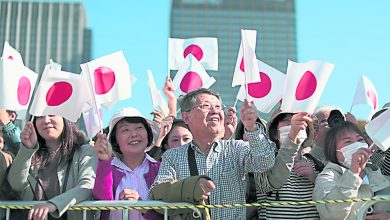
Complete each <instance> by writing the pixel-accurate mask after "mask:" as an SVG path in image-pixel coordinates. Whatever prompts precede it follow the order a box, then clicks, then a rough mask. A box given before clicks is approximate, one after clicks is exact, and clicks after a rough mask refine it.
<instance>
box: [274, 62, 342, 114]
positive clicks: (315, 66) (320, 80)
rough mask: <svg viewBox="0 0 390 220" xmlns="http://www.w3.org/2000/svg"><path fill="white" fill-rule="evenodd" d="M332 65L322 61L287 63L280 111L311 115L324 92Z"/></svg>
mask: <svg viewBox="0 0 390 220" xmlns="http://www.w3.org/2000/svg"><path fill="white" fill-rule="evenodd" d="M333 68H334V65H333V64H331V63H325V62H322V61H309V62H307V63H295V62H293V61H291V60H289V61H288V66H287V74H286V81H285V86H284V88H285V89H284V92H283V102H282V106H281V110H282V111H283V112H307V113H309V114H312V113H313V112H314V109H315V108H316V106H317V104H318V101H319V100H320V97H321V95H322V92H323V91H324V88H325V85H326V83H327V81H328V78H329V76H330V74H331V72H332V71H333Z"/></svg>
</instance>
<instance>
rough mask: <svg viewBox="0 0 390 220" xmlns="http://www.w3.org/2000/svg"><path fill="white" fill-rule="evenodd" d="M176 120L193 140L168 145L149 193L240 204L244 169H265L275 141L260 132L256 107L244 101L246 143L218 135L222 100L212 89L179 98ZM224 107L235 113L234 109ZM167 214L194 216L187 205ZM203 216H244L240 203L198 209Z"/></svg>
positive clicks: (271, 159) (163, 197)
mask: <svg viewBox="0 0 390 220" xmlns="http://www.w3.org/2000/svg"><path fill="white" fill-rule="evenodd" d="M180 107H181V111H182V119H183V120H184V122H185V123H187V124H188V126H189V128H190V131H191V133H192V136H193V141H192V142H190V143H188V144H186V145H183V146H181V147H178V148H175V149H172V150H169V151H167V152H165V153H164V154H163V156H162V163H161V166H160V171H159V173H158V175H157V177H156V180H155V182H154V184H153V185H152V189H151V191H150V198H151V199H153V200H163V201H166V202H190V203H208V202H209V203H210V204H237V203H239V204H243V203H245V192H246V181H245V179H244V176H245V174H246V173H247V172H266V171H268V170H269V169H270V168H271V167H272V166H273V165H274V163H275V153H274V152H275V146H274V143H273V142H270V141H269V140H268V138H267V137H266V136H265V127H264V125H262V124H259V123H256V119H257V118H258V114H257V110H256V107H255V105H254V104H253V102H251V101H248V100H245V102H244V105H243V107H242V108H241V110H240V111H241V112H240V113H241V121H242V122H243V124H244V126H245V133H246V134H247V135H248V138H249V142H244V141H241V140H221V138H222V137H223V136H224V132H225V125H224V121H225V113H224V111H223V110H224V105H223V104H222V100H221V98H220V96H219V94H218V93H216V92H214V91H212V90H210V89H205V88H202V89H198V90H195V91H193V92H190V93H188V94H187V95H185V96H184V97H183V99H182V100H181V102H180ZM229 111H231V112H233V113H234V114H235V109H234V108H229ZM169 213H170V216H171V217H172V216H175V215H181V218H183V219H187V218H186V217H188V216H187V215H192V216H193V217H196V215H197V214H196V213H193V212H192V211H191V210H170V211H169ZM201 215H202V218H203V219H205V218H207V219H209V218H210V217H211V219H245V216H246V214H245V207H237V208H214V209H211V210H205V211H203V212H202V213H201Z"/></svg>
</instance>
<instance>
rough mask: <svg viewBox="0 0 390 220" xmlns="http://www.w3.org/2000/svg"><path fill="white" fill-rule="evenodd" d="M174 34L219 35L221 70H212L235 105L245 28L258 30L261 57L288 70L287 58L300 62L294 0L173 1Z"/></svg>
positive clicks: (218, 88)
mask: <svg viewBox="0 0 390 220" xmlns="http://www.w3.org/2000/svg"><path fill="white" fill-rule="evenodd" d="M170 23H171V37H173V38H192V37H217V38H218V47H219V70H218V71H217V72H214V71H208V73H209V74H210V75H212V76H214V77H215V78H216V80H217V82H216V83H215V84H214V85H213V86H212V89H214V90H216V91H218V92H220V93H221V94H222V97H223V100H224V102H225V104H226V105H233V104H234V102H235V99H236V95H237V91H238V89H239V86H237V87H235V88H232V87H231V83H232V78H233V73H234V68H235V65H236V59H237V54H238V49H239V47H240V41H241V32H240V30H241V29H254V30H257V31H258V32H257V47H256V55H257V58H258V59H260V60H262V61H263V62H265V63H267V64H269V65H271V66H273V67H275V68H276V69H278V70H280V71H282V72H284V73H285V72H286V68H287V60H288V59H291V60H294V61H297V48H296V25H295V2H294V0H172V10H171V22H170Z"/></svg>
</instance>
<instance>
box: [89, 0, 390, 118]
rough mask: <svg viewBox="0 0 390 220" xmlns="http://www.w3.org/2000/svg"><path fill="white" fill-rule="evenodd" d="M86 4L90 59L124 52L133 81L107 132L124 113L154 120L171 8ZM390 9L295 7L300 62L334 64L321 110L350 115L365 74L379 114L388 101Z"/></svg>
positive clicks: (164, 2)
mask: <svg viewBox="0 0 390 220" xmlns="http://www.w3.org/2000/svg"><path fill="white" fill-rule="evenodd" d="M83 2H84V3H85V6H86V11H87V20H88V25H89V27H90V28H91V29H92V31H93V58H98V57H100V56H103V55H106V54H109V53H112V52H115V51H118V50H123V52H124V54H125V56H126V59H127V61H128V63H129V66H130V69H131V72H132V74H133V75H134V76H135V77H136V78H137V79H138V81H137V82H136V84H135V85H134V87H133V97H131V98H130V99H128V100H124V101H121V102H120V103H118V104H117V105H115V106H114V107H113V108H112V109H111V110H110V111H103V121H104V124H105V125H107V124H108V121H109V120H110V118H111V116H112V114H113V113H114V112H116V111H117V110H118V109H119V108H121V107H124V106H135V107H138V108H139V109H140V110H141V112H142V113H143V114H144V115H145V116H147V117H148V118H151V116H150V115H149V113H150V112H151V111H152V108H153V107H152V102H151V98H150V95H149V94H150V93H149V91H148V87H147V73H146V69H147V68H150V69H151V70H152V71H153V73H154V77H155V80H156V84H157V86H158V88H162V86H163V82H164V77H165V76H166V72H167V54H168V50H167V46H168V45H167V43H168V37H169V16H170V1H168V0H158V1H156V0H142V1H135V0H117V1H96V0H84V1H83ZM389 8H390V1H386V0H377V1H369V0H345V1H340V0H316V1H309V0H296V23H297V40H298V42H297V45H298V62H306V61H309V60H322V61H326V62H330V63H333V64H335V69H334V71H333V72H332V74H331V76H330V78H329V81H328V83H327V86H326V87H325V91H324V93H323V95H322V97H321V100H320V104H333V105H335V106H339V107H341V108H342V109H343V110H344V111H349V109H350V107H351V103H352V99H353V97H354V95H355V89H356V86H357V84H358V81H359V78H360V76H361V75H362V74H364V75H366V76H367V77H368V78H369V79H370V80H371V81H372V82H373V84H374V85H375V87H376V89H377V92H378V96H379V106H380V107H382V105H383V104H384V103H385V102H388V101H390V74H389V70H388V69H387V64H388V63H389V61H388V60H389V58H390V15H389V13H388V10H389ZM260 28H261V27H259V29H260ZM194 37H198V36H194ZM286 62H287V60H286ZM367 109H368V108H367V107H364V106H361V107H359V108H356V109H354V110H353V111H352V112H353V113H355V114H356V116H358V117H359V118H364V117H365V116H366V115H367V111H368V110H367Z"/></svg>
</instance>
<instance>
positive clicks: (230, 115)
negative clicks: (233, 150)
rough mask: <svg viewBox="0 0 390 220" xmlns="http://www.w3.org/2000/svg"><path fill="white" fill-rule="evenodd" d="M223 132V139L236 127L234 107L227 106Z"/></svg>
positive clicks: (230, 134) (229, 135) (226, 138)
mask: <svg viewBox="0 0 390 220" xmlns="http://www.w3.org/2000/svg"><path fill="white" fill-rule="evenodd" d="M224 126H225V134H224V137H223V139H224V140H228V139H229V138H230V137H231V136H232V134H233V133H234V131H236V128H237V110H236V107H229V108H228V112H227V113H226V116H225V123H224Z"/></svg>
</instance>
